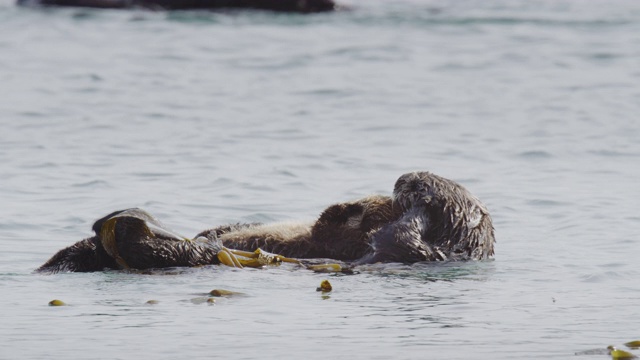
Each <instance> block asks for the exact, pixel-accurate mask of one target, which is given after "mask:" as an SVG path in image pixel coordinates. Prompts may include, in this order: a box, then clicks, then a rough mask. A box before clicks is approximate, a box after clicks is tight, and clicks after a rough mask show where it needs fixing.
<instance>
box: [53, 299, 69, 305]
mask: <svg viewBox="0 0 640 360" xmlns="http://www.w3.org/2000/svg"><path fill="white" fill-rule="evenodd" d="M65 305H67V304H66V303H65V302H64V301H62V300H58V299H55V300H51V301H49V306H65Z"/></svg>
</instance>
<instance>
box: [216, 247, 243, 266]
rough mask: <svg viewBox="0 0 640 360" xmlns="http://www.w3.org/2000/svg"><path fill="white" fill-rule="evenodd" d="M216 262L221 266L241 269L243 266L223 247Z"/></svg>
mask: <svg viewBox="0 0 640 360" xmlns="http://www.w3.org/2000/svg"><path fill="white" fill-rule="evenodd" d="M218 260H220V263H221V264H223V265H227V266H229V267H234V268H239V269H242V268H243V266H242V264H241V263H240V261H239V260H238V258H237V257H236V256H235V255H234V254H233V253H232V252H231V251H229V249H227V248H225V247H223V248H222V250H220V251H219V252H218Z"/></svg>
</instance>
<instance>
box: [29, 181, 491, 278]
mask: <svg viewBox="0 0 640 360" xmlns="http://www.w3.org/2000/svg"><path fill="white" fill-rule="evenodd" d="M105 229H107V230H105ZM93 230H94V231H95V232H96V235H95V236H93V237H91V238H87V239H85V240H82V241H80V242H78V243H76V244H74V245H72V246H70V247H68V248H65V249H63V250H60V251H59V252H58V253H56V254H55V255H54V256H53V257H52V258H51V259H50V260H49V261H47V262H46V263H45V264H44V265H42V266H41V267H40V268H39V269H38V270H37V271H40V272H58V271H79V272H85V271H99V270H102V269H105V268H109V269H119V268H120V269H121V268H134V269H146V268H161V267H174V266H197V265H207V264H217V263H218V262H219V261H218V259H217V257H216V254H217V252H218V251H219V250H220V249H221V246H226V247H228V248H231V249H237V250H247V251H254V250H256V249H258V248H261V249H262V250H265V251H269V252H273V253H277V254H281V255H283V256H287V257H293V258H300V259H313V258H328V259H335V260H341V261H347V262H351V263H352V264H356V265H357V264H366V263H376V262H401V263H415V262H420V261H445V260H454V261H457V260H483V259H488V258H490V257H492V256H493V254H494V243H495V237H494V229H493V225H492V220H491V216H490V215H489V212H488V211H487V209H486V207H485V206H484V205H483V204H482V203H481V202H480V200H478V199H477V198H476V197H475V196H473V195H472V194H471V193H469V191H467V190H466V189H465V188H464V187H462V186H461V185H460V184H458V183H456V182H454V181H452V180H449V179H445V178H442V177H439V176H437V175H434V174H431V173H428V172H413V173H408V174H404V175H402V176H401V177H400V178H399V179H398V180H397V181H396V184H395V187H394V191H393V196H392V197H388V196H381V195H372V196H369V197H365V198H363V199H359V200H355V201H351V202H345V203H339V204H335V205H332V206H329V207H328V208H327V209H325V210H324V211H323V212H322V213H321V214H320V216H319V218H318V219H317V220H316V221H315V222H308V223H303V222H283V223H276V224H234V225H224V226H219V227H217V228H213V229H209V230H205V231H203V232H201V233H199V234H198V235H197V236H196V240H189V239H186V238H183V237H181V236H179V235H175V234H174V233H172V232H171V231H169V230H166V228H165V227H164V226H163V225H162V224H160V223H159V222H158V221H157V220H156V219H155V218H153V217H152V216H151V215H148V214H147V213H145V212H144V211H142V210H140V209H129V210H124V211H116V212H114V213H111V214H109V215H107V216H105V217H103V218H102V219H99V220H98V221H96V223H95V224H94V226H93Z"/></svg>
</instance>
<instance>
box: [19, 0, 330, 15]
mask: <svg viewBox="0 0 640 360" xmlns="http://www.w3.org/2000/svg"><path fill="white" fill-rule="evenodd" d="M17 3H18V5H25V6H33V5H45V6H73V7H90V8H102V9H125V8H147V9H153V10H160V9H162V10H190V9H259V10H270V11H278V12H298V13H315V12H324V11H332V10H335V8H336V4H335V3H334V2H333V0H18V2H17Z"/></svg>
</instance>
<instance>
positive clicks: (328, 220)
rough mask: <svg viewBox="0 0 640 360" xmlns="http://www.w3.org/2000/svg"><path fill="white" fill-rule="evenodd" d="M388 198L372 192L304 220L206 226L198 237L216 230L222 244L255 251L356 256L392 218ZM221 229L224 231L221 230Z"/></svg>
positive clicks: (302, 255)
mask: <svg viewBox="0 0 640 360" xmlns="http://www.w3.org/2000/svg"><path fill="white" fill-rule="evenodd" d="M391 203H392V202H391V198H390V197H388V196H381V195H372V196H369V197H366V198H363V199H360V200H356V201H352V202H346V203H340V204H336V205H332V206H330V207H328V208H327V209H326V210H324V211H323V212H322V214H321V215H320V217H319V218H318V220H316V221H315V222H314V223H312V224H307V223H276V224H253V225H244V226H236V228H235V229H233V231H228V227H226V226H225V227H220V228H215V229H211V230H206V231H203V232H201V233H200V234H198V237H201V236H204V237H211V236H212V234H215V235H216V237H218V238H219V239H220V240H221V241H222V243H223V244H224V246H226V247H228V248H231V249H238V250H247V251H254V250H256V249H258V248H260V249H262V250H266V251H269V252H272V253H276V254H281V255H284V256H286V257H292V258H299V259H312V258H329V259H335V260H344V261H349V260H355V259H359V258H361V257H362V256H364V255H365V254H367V251H368V250H369V248H370V246H369V238H370V236H371V234H373V233H375V232H376V231H377V230H378V229H380V228H381V227H382V226H383V225H385V224H388V223H389V222H391V221H392V220H395V219H396V218H397V216H395V217H394V215H393V213H392V208H391ZM221 230H223V231H221Z"/></svg>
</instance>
